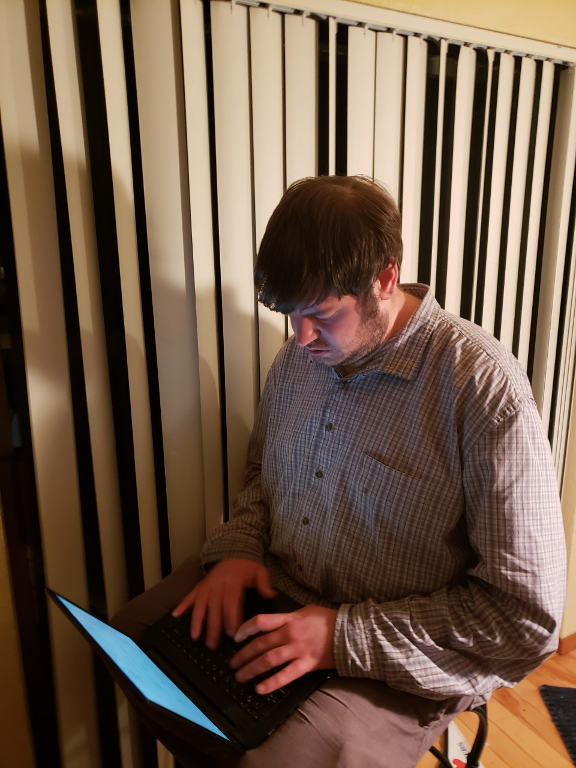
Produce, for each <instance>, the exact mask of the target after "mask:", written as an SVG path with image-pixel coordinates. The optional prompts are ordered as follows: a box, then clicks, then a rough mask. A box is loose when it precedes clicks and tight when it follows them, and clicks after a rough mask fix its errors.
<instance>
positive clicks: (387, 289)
mask: <svg viewBox="0 0 576 768" xmlns="http://www.w3.org/2000/svg"><path fill="white" fill-rule="evenodd" d="M397 283H398V265H397V264H396V261H395V260H394V261H393V262H392V263H391V264H389V265H388V266H387V267H385V268H384V269H383V270H382V271H381V272H380V274H379V275H378V277H377V279H376V282H375V285H374V287H375V290H376V292H377V295H378V297H379V298H380V299H381V300H382V301H388V300H390V299H391V298H392V296H393V295H394V291H395V290H396V284H397Z"/></svg>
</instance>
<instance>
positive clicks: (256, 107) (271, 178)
mask: <svg viewBox="0 0 576 768" xmlns="http://www.w3.org/2000/svg"><path fill="white" fill-rule="evenodd" d="M250 55H251V60H252V70H251V71H252V135H253V146H254V217H255V223H254V226H255V232H256V247H257V248H258V247H259V246H260V241H261V240H262V236H263V235H264V231H265V229H266V224H267V223H268V219H269V218H270V216H271V214H272V212H273V210H274V208H275V207H276V205H277V204H278V201H279V200H280V198H281V197H282V193H283V191H284V142H283V137H284V131H283V121H284V108H283V72H282V68H283V62H282V16H281V15H280V14H278V13H270V12H269V11H268V10H267V9H264V8H250ZM285 340H286V320H285V319H284V317H283V316H282V315H281V314H279V313H278V312H272V311H271V310H269V309H267V308H266V307H264V306H262V305H261V304H260V305H259V306H258V349H259V354H260V390H262V388H263V387H264V382H265V380H266V374H267V373H268V370H269V368H270V366H271V365H272V361H273V360H274V358H275V356H276V354H277V352H278V350H279V349H280V347H281V346H282V344H283V343H284V341H285Z"/></svg>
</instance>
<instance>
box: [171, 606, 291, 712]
mask: <svg viewBox="0 0 576 768" xmlns="http://www.w3.org/2000/svg"><path fill="white" fill-rule="evenodd" d="M162 632H163V634H164V635H166V637H168V638H169V639H170V641H171V643H172V644H173V645H175V646H176V647H177V648H178V649H179V651H180V652H181V653H183V654H184V655H185V656H186V657H187V658H188V659H189V660H190V661H192V662H193V663H194V664H195V665H196V667H198V668H199V669H201V670H202V672H203V673H204V674H205V675H207V676H208V677H209V678H210V679H211V680H213V681H214V683H216V685H218V686H219V687H220V688H221V689H222V690H223V691H224V692H225V693H226V694H227V695H229V696H230V697H231V698H232V699H233V700H234V701H235V702H236V703H237V704H238V705H239V706H240V707H241V708H242V709H243V710H244V711H245V712H246V713H247V714H249V715H250V716H251V717H252V718H253V719H254V720H260V719H262V718H263V717H264V716H265V715H267V714H268V713H269V712H270V711H271V710H272V709H274V707H276V706H277V705H278V704H279V703H280V702H281V701H282V699H283V698H284V697H285V695H286V693H287V692H288V691H289V690H290V687H291V686H290V685H288V686H285V687H284V688H280V689H279V690H278V691H274V692H273V693H269V694H266V695H264V696H263V695H261V694H259V693H256V691H255V690H254V688H255V686H256V685H257V684H258V682H259V681H260V680H263V679H264V678H265V677H269V676H270V674H272V672H270V673H268V675H263V676H262V677H257V678H254V680H251V681H249V682H247V683H239V682H237V681H236V680H235V678H234V674H235V671H234V670H233V669H231V667H230V665H229V661H230V659H231V658H232V656H234V654H235V653H236V652H237V651H238V650H239V649H240V648H241V647H242V646H241V644H239V643H235V642H234V641H233V640H232V638H229V637H228V636H226V635H223V636H222V638H221V640H220V645H219V646H218V648H217V649H216V650H215V651H211V650H210V649H209V648H207V647H206V645H205V644H204V641H203V640H192V638H191V637H190V614H189V613H186V614H184V615H183V616H180V617H178V618H176V617H175V616H171V617H170V619H169V620H168V621H167V623H166V624H165V625H164V627H163V628H162Z"/></svg>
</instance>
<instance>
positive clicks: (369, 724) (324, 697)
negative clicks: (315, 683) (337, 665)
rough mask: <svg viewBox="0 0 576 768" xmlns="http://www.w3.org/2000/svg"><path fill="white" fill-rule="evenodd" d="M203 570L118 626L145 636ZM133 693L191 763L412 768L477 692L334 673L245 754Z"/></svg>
mask: <svg viewBox="0 0 576 768" xmlns="http://www.w3.org/2000/svg"><path fill="white" fill-rule="evenodd" d="M201 575H202V574H201V572H200V569H199V567H198V564H197V562H196V561H194V560H193V559H189V560H187V561H186V562H185V563H183V565H181V566H180V568H178V569H176V570H175V571H174V572H173V573H172V574H170V576H168V577H167V578H166V579H164V580H163V581H161V582H160V583H159V584H157V585H156V586H155V587H153V588H152V589H150V590H148V591H147V592H144V593H143V594H142V595H139V596H138V597H137V598H135V599H134V600H132V601H130V602H129V603H128V604H127V605H126V606H125V607H124V608H123V609H121V610H120V611H119V612H118V614H116V616H115V617H114V619H113V620H112V623H113V625H114V626H115V627H117V628H118V629H120V630H121V631H122V632H124V633H125V634H127V635H129V636H130V637H132V638H133V639H134V640H138V638H139V637H140V635H141V634H142V632H143V631H144V630H145V629H146V628H147V627H148V626H150V625H151V624H153V623H154V622H155V621H156V620H157V619H159V618H160V617H161V616H162V615H163V614H164V613H167V612H168V611H171V610H172V609H173V608H174V607H175V606H176V605H177V604H178V603H179V602H180V600H181V599H182V598H183V597H184V595H186V594H187V593H188V592H189V591H190V590H191V589H192V588H193V586H194V584H196V583H197V581H198V580H199V579H200V578H201ZM118 682H119V683H120V681H118ZM120 684H121V683H120ZM128 698H129V699H130V701H131V702H132V704H133V706H134V707H135V709H136V710H137V712H138V715H139V717H140V718H141V719H142V720H143V722H144V723H145V724H146V725H147V726H148V728H150V730H151V731H152V732H153V733H154V735H155V736H156V738H158V739H159V740H160V741H161V742H162V743H163V744H164V745H165V746H166V747H167V749H168V750H169V751H170V752H172V753H173V754H174V755H175V756H176V758H177V759H178V760H179V761H180V763H181V764H182V765H183V766H186V768H188V767H190V768H193V767H194V768H197V767H199V766H206V767H207V768H208V766H234V768H413V767H414V766H415V765H416V763H417V762H418V761H419V759H420V758H421V757H422V755H424V754H425V753H426V751H427V750H428V749H429V747H430V746H431V745H432V744H434V742H435V741H436V739H437V738H438V736H439V735H440V734H441V733H442V732H443V731H444V730H445V729H446V728H447V727H448V724H449V723H450V721H451V720H452V719H453V718H454V717H455V716H456V715H457V714H459V713H460V712H463V711H464V710H465V709H467V708H468V706H469V704H470V702H471V697H464V698H460V699H457V698H455V699H448V700H445V701H440V702H438V701H432V700H429V699H424V698H421V697H419V696H415V695H413V694H409V693H403V692H401V691H395V690H393V689H392V688H389V687H388V686H387V685H386V683H383V682H381V681H378V680H367V679H360V678H344V677H333V678H330V679H329V680H328V681H327V682H326V683H324V685H322V687H321V688H320V689H319V690H317V691H316V692H315V693H314V694H313V695H312V696H311V697H310V698H309V699H308V700H307V701H305V702H304V704H303V705H302V706H301V707H300V709H298V710H297V711H296V712H295V713H294V714H293V715H291V716H290V717H289V718H288V720H287V721H286V722H285V723H283V724H282V725H281V726H280V728H278V730H277V731H275V732H274V733H273V734H272V736H270V737H269V738H268V739H267V740H266V741H265V742H264V743H263V744H262V745H261V746H259V747H258V748H256V749H253V750H250V751H249V752H246V753H245V754H243V755H239V754H238V753H236V752H233V751H232V750H231V749H229V748H227V747H226V746H225V745H224V746H221V745H220V744H215V743H214V740H213V738H212V737H210V736H209V735H206V737H204V736H203V735H202V734H199V733H198V730H197V729H196V728H192V727H186V726H185V725H183V724H181V723H180V722H178V723H177V722H176V721H175V720H174V719H173V718H172V717H170V716H168V715H163V714H162V713H161V712H159V711H158V710H157V709H152V708H151V707H146V705H144V704H142V703H141V702H140V701H138V700H135V699H134V698H133V697H131V696H130V694H129V693H128Z"/></svg>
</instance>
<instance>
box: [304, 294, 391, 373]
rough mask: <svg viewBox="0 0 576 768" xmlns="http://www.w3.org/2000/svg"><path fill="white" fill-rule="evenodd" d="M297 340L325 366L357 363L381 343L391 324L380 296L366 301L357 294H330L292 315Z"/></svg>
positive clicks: (374, 296) (371, 297) (372, 296)
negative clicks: (356, 295)
mask: <svg viewBox="0 0 576 768" xmlns="http://www.w3.org/2000/svg"><path fill="white" fill-rule="evenodd" d="M289 318H290V323H291V324H292V329H293V331H294V333H295V335H296V342H297V343H298V345H299V346H301V347H303V348H304V349H305V350H306V351H307V352H308V353H309V354H310V355H311V356H312V357H313V358H314V359H315V360H318V362H320V363H324V364H325V365H330V366H336V365H345V366H346V365H350V364H353V363H356V362H357V361H358V360H360V359H361V358H363V357H365V356H366V355H367V354H368V353H369V352H372V350H373V349H375V348H376V347H377V346H378V345H379V344H381V343H382V342H383V341H384V339H385V336H386V332H387V330H388V327H389V313H388V311H387V310H386V309H385V308H384V303H383V302H381V301H379V300H378V298H377V296H376V295H375V294H374V295H373V294H370V295H369V296H368V298H367V299H366V300H365V301H361V300H360V299H357V298H356V297H355V296H342V298H341V299H338V298H337V297H336V296H329V297H328V298H327V299H325V300H324V301H322V302H320V303H318V304H312V305H310V306H303V307H297V308H296V309H295V310H294V312H291V313H290V315H289Z"/></svg>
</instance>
